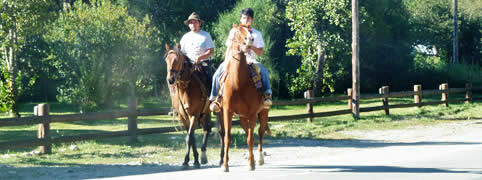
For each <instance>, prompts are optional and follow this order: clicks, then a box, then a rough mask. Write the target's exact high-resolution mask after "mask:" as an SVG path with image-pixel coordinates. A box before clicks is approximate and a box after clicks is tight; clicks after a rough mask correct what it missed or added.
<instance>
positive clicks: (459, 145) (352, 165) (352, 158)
mask: <svg viewBox="0 0 482 180" xmlns="http://www.w3.org/2000/svg"><path fill="white" fill-rule="evenodd" d="M481 127H482V125H480V124H479V125H477V127H476V128H471V129H469V130H463V131H459V132H456V133H449V135H444V136H441V137H434V138H432V139H430V141H412V142H411V141H403V142H389V141H380V140H350V141H311V140H282V141H280V142H281V143H276V142H274V143H272V144H270V145H269V146H267V147H266V148H265V150H266V151H267V153H268V156H266V158H265V162H266V164H265V165H264V166H257V169H256V171H248V168H247V166H246V165H242V164H238V165H236V164H235V165H233V166H231V167H230V172H229V173H223V172H221V169H219V168H218V167H214V166H212V167H204V168H203V169H199V170H189V171H175V172H163V173H151V174H141V175H128V176H119V177H112V178H107V179H116V180H117V179H169V180H172V179H228V180H238V179H239V180H248V179H294V180H298V179H299V180H302V179H303V180H305V179H313V180H314V179H316V180H319V179H357V180H359V179H480V180H482V128H481ZM300 149H302V151H301V150H300ZM104 179H105V178H104Z"/></svg>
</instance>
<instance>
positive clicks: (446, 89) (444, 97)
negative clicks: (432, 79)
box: [439, 83, 449, 107]
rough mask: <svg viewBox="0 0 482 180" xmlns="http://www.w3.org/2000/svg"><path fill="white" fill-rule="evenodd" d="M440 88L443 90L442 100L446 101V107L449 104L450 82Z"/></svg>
mask: <svg viewBox="0 0 482 180" xmlns="http://www.w3.org/2000/svg"><path fill="white" fill-rule="evenodd" d="M439 89H440V90H441V91H442V101H444V102H445V107H448V106H449V101H448V100H449V84H447V83H443V84H441V85H440V87H439Z"/></svg>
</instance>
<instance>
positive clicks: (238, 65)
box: [219, 24, 269, 172]
mask: <svg viewBox="0 0 482 180" xmlns="http://www.w3.org/2000/svg"><path fill="white" fill-rule="evenodd" d="M233 29H235V34H234V38H233V40H232V45H231V47H230V48H228V49H227V50H226V56H225V58H226V59H225V61H226V63H227V64H226V71H225V72H226V79H225V80H224V88H223V89H222V92H223V99H222V107H221V112H222V114H223V123H220V125H221V128H220V129H221V130H220V131H219V134H220V137H221V161H220V165H221V168H222V169H223V171H224V172H229V165H228V160H229V145H230V144H231V127H232V118H233V115H234V114H236V115H238V116H239V119H240V121H241V127H242V128H243V130H244V132H245V133H246V135H247V143H248V146H249V157H248V162H249V170H252V171H253V170H255V161H254V156H253V146H254V132H253V131H254V128H255V126H256V121H257V118H259V122H260V126H259V131H258V135H259V144H258V153H259V160H258V164H259V165H263V164H264V154H263V136H264V133H265V131H266V130H267V131H269V129H268V112H269V109H265V107H264V104H263V101H264V99H263V96H262V94H261V93H259V92H258V91H257V89H256V86H255V84H254V82H253V81H252V80H251V79H250V77H249V71H248V63H247V61H246V55H245V52H244V51H243V48H242V46H250V45H252V43H253V38H252V36H251V28H250V27H248V26H244V25H239V26H237V25H236V24H233ZM241 43H242V44H241ZM223 130H224V131H223Z"/></svg>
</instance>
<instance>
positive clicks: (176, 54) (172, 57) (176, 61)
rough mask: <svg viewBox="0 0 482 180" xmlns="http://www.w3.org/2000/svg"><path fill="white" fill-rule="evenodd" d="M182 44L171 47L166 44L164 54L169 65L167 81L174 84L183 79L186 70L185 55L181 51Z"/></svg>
mask: <svg viewBox="0 0 482 180" xmlns="http://www.w3.org/2000/svg"><path fill="white" fill-rule="evenodd" d="M180 49H181V46H180V45H179V44H178V45H177V47H174V48H171V47H169V45H167V44H166V54H165V55H164V58H165V61H166V65H167V82H169V84H171V85H172V84H174V83H176V81H179V79H181V74H182V73H183V71H184V61H185V58H184V55H183V54H182V53H181V52H180Z"/></svg>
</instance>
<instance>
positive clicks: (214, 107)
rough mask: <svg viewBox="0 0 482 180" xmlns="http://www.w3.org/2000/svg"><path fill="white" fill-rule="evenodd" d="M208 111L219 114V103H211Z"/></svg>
mask: <svg viewBox="0 0 482 180" xmlns="http://www.w3.org/2000/svg"><path fill="white" fill-rule="evenodd" d="M209 109H210V110H211V111H212V112H219V111H221V107H220V105H219V103H218V102H217V101H213V102H211V105H209Z"/></svg>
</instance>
